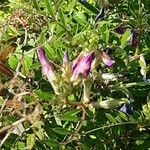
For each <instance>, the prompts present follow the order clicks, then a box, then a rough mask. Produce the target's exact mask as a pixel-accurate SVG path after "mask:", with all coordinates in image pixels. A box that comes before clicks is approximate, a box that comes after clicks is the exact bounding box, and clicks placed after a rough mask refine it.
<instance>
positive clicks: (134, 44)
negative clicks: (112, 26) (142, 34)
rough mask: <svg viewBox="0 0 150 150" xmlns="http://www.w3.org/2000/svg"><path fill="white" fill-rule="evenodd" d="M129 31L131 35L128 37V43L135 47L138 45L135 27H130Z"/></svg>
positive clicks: (137, 34)
mask: <svg viewBox="0 0 150 150" xmlns="http://www.w3.org/2000/svg"><path fill="white" fill-rule="evenodd" d="M131 33H132V37H131V39H130V44H131V46H132V47H135V48H136V47H137V46H138V43H139V33H138V31H137V30H136V29H132V30H131Z"/></svg>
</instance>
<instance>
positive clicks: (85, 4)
mask: <svg viewBox="0 0 150 150" xmlns="http://www.w3.org/2000/svg"><path fill="white" fill-rule="evenodd" d="M79 3H81V4H82V5H83V6H84V7H85V8H87V9H88V10H90V11H91V12H93V13H94V14H98V13H99V11H98V9H96V8H95V7H94V6H93V5H91V4H90V3H88V2H86V1H82V0H79Z"/></svg>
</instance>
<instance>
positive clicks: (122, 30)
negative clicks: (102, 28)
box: [114, 26, 126, 34]
mask: <svg viewBox="0 0 150 150" xmlns="http://www.w3.org/2000/svg"><path fill="white" fill-rule="evenodd" d="M125 30H126V28H125V27H122V26H120V27H117V28H115V30H114V31H115V32H116V33H118V34H123V33H124V32H125Z"/></svg>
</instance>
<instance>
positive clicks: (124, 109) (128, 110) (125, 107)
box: [120, 104, 132, 114]
mask: <svg viewBox="0 0 150 150" xmlns="http://www.w3.org/2000/svg"><path fill="white" fill-rule="evenodd" d="M120 111H122V112H124V113H126V114H131V113H132V108H131V106H130V104H123V106H122V107H121V108H120Z"/></svg>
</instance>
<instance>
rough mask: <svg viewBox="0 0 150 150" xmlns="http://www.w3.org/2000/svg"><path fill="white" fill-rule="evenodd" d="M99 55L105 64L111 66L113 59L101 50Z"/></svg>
mask: <svg viewBox="0 0 150 150" xmlns="http://www.w3.org/2000/svg"><path fill="white" fill-rule="evenodd" d="M100 57H101V59H102V61H103V63H104V64H105V65H106V66H109V67H111V66H112V65H113V64H114V63H115V61H114V60H112V59H110V57H109V56H108V55H107V54H106V53H105V52H102V53H101V55H100Z"/></svg>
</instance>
